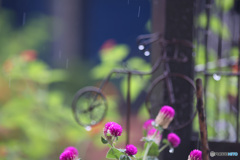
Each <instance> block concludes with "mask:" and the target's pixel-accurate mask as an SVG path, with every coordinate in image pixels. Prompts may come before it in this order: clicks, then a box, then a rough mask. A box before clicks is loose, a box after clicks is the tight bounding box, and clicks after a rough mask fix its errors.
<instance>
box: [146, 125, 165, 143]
mask: <svg viewBox="0 0 240 160" xmlns="http://www.w3.org/2000/svg"><path fill="white" fill-rule="evenodd" d="M156 132H157V133H156ZM154 134H156V135H155V137H154ZM153 137H154V139H153V140H154V142H155V143H156V144H159V143H160V141H161V139H162V135H161V134H160V132H159V131H158V130H157V129H155V128H152V129H150V130H149V131H148V133H147V138H148V139H152V138H153Z"/></svg>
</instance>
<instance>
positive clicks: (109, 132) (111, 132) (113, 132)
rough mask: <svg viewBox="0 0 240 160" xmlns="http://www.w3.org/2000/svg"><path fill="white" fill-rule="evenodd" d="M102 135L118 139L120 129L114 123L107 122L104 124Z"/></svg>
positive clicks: (120, 132)
mask: <svg viewBox="0 0 240 160" xmlns="http://www.w3.org/2000/svg"><path fill="white" fill-rule="evenodd" d="M103 133H104V135H105V137H107V138H108V137H109V136H114V137H118V136H121V134H122V127H121V126H120V125H119V124H117V123H116V122H108V123H106V124H105V127H104V129H103Z"/></svg>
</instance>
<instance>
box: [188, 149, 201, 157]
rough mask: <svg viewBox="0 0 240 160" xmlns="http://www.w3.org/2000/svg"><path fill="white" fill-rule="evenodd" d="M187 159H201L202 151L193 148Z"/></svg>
mask: <svg viewBox="0 0 240 160" xmlns="http://www.w3.org/2000/svg"><path fill="white" fill-rule="evenodd" d="M188 160H202V151H199V150H197V149H194V150H192V151H191V152H190V154H189V156H188Z"/></svg>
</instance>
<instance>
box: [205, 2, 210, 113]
mask: <svg viewBox="0 0 240 160" xmlns="http://www.w3.org/2000/svg"><path fill="white" fill-rule="evenodd" d="M205 8H206V9H205V12H206V14H207V24H206V28H205V35H204V45H205V60H206V61H205V69H204V70H205V74H204V100H205V107H204V108H206V105H207V84H208V75H207V74H206V72H207V71H208V33H209V31H208V29H209V22H210V8H211V0H206V7H205Z"/></svg>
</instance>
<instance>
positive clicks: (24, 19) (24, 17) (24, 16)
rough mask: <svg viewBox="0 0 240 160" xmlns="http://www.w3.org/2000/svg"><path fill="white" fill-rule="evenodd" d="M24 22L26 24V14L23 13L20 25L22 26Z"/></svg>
mask: <svg viewBox="0 0 240 160" xmlns="http://www.w3.org/2000/svg"><path fill="white" fill-rule="evenodd" d="M25 22H26V13H25V12H24V13H23V22H22V25H24V24H25Z"/></svg>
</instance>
